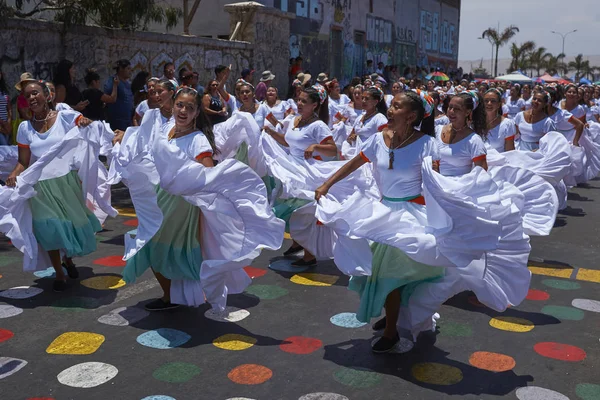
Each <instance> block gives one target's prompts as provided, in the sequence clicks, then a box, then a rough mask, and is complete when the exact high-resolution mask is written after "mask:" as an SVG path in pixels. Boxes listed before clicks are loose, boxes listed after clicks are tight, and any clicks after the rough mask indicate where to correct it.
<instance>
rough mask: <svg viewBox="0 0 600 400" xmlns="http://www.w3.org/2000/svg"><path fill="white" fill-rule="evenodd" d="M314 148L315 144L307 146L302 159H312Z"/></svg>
mask: <svg viewBox="0 0 600 400" xmlns="http://www.w3.org/2000/svg"><path fill="white" fill-rule="evenodd" d="M316 146H317V145H316V144H311V145H310V146H308V147H307V148H306V150H304V158H306V159H307V160H309V159H311V158H313V153H314V152H315V147H316Z"/></svg>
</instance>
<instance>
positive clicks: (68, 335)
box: [46, 332, 105, 355]
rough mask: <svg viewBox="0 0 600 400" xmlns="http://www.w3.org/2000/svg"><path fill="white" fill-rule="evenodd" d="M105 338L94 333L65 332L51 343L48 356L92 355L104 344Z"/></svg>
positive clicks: (47, 351)
mask: <svg viewBox="0 0 600 400" xmlns="http://www.w3.org/2000/svg"><path fill="white" fill-rule="evenodd" d="M104 340H105V339H104V336H103V335H100V334H97V333H92V332H65V333H63V334H62V335H60V336H58V337H57V338H56V339H54V340H53V341H52V343H50V345H49V346H48V348H47V349H46V353H48V354H70V355H73V354H78V355H82V354H92V353H95V352H96V350H98V348H100V346H101V345H102V343H104Z"/></svg>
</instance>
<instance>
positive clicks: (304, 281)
mask: <svg viewBox="0 0 600 400" xmlns="http://www.w3.org/2000/svg"><path fill="white" fill-rule="evenodd" d="M338 279H339V277H337V276H335V275H323V274H314V273H312V272H308V273H302V274H296V275H294V276H292V278H291V279H290V281H292V282H294V283H296V284H298V285H306V286H331V285H333V284H334V283H336V282H337V280H338Z"/></svg>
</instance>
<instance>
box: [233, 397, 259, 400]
mask: <svg viewBox="0 0 600 400" xmlns="http://www.w3.org/2000/svg"><path fill="white" fill-rule="evenodd" d="M227 400H254V399H249V398H248V397H230V398H228V399H227Z"/></svg>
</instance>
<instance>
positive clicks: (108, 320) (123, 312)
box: [98, 307, 150, 326]
mask: <svg viewBox="0 0 600 400" xmlns="http://www.w3.org/2000/svg"><path fill="white" fill-rule="evenodd" d="M148 315H150V312H149V311H146V310H144V309H142V308H139V307H119V308H115V309H114V310H112V311H111V312H109V313H108V314H104V315H103V316H101V317H100V318H98V322H100V323H101V324H106V325H112V326H128V325H131V324H134V323H136V322H138V321H140V320H142V319H144V318H146V317H147V316H148Z"/></svg>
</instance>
